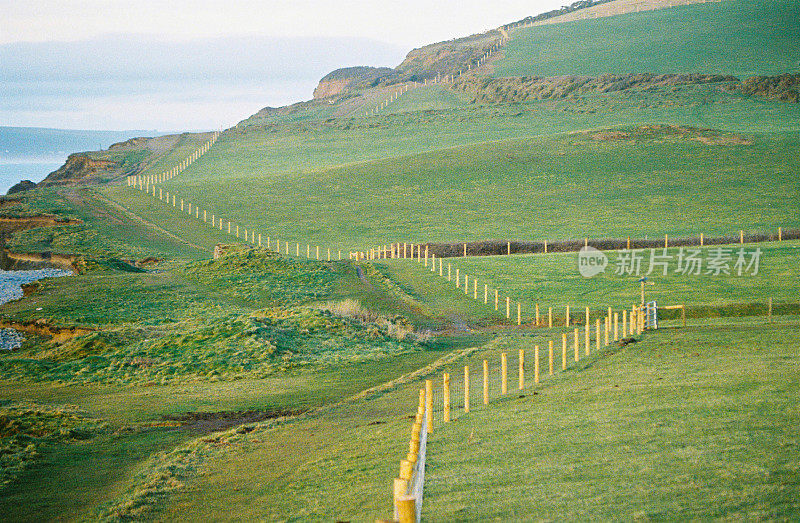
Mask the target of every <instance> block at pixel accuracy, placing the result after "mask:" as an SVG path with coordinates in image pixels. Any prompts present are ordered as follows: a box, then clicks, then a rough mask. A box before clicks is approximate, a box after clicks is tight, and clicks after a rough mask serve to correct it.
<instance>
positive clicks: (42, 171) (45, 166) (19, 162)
mask: <svg viewBox="0 0 800 523" xmlns="http://www.w3.org/2000/svg"><path fill="white" fill-rule="evenodd" d="M65 161H66V157H65V158H64V159H63V160H57V159H55V158H53V157H50V156H47V157H40V158H26V159H24V160H23V159H8V160H7V159H2V158H0V194H6V193H7V192H8V190H9V189H10V188H11V187H13V186H14V185H16V184H17V183H18V182H20V181H22V180H30V181H32V182H34V183H39V182H41V181H42V180H44V179H45V177H46V176H47V175H48V174H50V173H51V172H53V171H55V170H56V169H58V168H59V167H61V166H62V165H64V162H65Z"/></svg>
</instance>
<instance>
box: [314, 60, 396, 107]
mask: <svg viewBox="0 0 800 523" xmlns="http://www.w3.org/2000/svg"><path fill="white" fill-rule="evenodd" d="M396 74H397V73H396V72H395V70H394V69H391V68H389V67H367V66H360V67H344V68H342V69H336V70H334V71H331V72H330V73H328V74H326V75H325V76H324V77H322V79H321V80H320V81H319V85H317V88H316V89H314V99H315V100H319V99H321V98H329V97H331V96H339V95H341V94H344V93H346V92H348V91H353V90H356V89H366V88H369V87H375V86H376V85H378V84H380V83H381V82H382V81H385V80H387V79H389V78H392V77H394V76H396Z"/></svg>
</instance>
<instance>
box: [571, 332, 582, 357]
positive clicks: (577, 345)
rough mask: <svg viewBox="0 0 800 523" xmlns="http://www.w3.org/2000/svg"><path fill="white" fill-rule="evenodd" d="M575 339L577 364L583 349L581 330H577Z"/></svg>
mask: <svg viewBox="0 0 800 523" xmlns="http://www.w3.org/2000/svg"><path fill="white" fill-rule="evenodd" d="M573 336H574V338H575V341H574V344H575V361H576V362H577V361H578V359H579V358H580V349H581V336H580V329H577V328H576V329H575V334H574V335H573Z"/></svg>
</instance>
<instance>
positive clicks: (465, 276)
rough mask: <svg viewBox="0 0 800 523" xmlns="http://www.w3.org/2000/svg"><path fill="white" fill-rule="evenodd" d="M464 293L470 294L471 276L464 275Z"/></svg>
mask: <svg viewBox="0 0 800 523" xmlns="http://www.w3.org/2000/svg"><path fill="white" fill-rule="evenodd" d="M464 294H466V295H469V276H467V275H466V274H465V275H464Z"/></svg>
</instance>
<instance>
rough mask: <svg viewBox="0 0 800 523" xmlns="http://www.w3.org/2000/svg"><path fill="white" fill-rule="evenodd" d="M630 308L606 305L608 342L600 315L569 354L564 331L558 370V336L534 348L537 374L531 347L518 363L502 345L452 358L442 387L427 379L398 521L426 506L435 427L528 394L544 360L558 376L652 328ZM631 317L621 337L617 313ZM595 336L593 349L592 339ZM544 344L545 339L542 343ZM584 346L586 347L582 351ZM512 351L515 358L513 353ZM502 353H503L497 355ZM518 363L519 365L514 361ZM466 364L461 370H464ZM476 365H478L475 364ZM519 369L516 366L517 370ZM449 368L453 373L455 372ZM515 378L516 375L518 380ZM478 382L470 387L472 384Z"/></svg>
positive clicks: (416, 516)
mask: <svg viewBox="0 0 800 523" xmlns="http://www.w3.org/2000/svg"><path fill="white" fill-rule="evenodd" d="M628 312H629V311H627V310H623V311H615V310H612V309H608V311H607V314H606V318H605V321H604V322H603V323H604V329H605V334H606V340H607V341H606V343H605V345H602V346H601V343H600V339H601V337H600V324H601V321H600V318H597V319H596V322H595V336H594V337H592V336H591V334H592V332H591V323H590V322H589V321H588V320H587V322H586V325H585V328H584V332H583V333H581V332H580V329H577V328H576V329H574V331H573V333H572V340H571V343H572V345H573V347H574V350H573V351H572V353H571V354H570V355H568V351H567V346H568V333H562V336H561V338H562V350H561V356H560V362H559V363H560V369H561V370H560V371H556V370H555V359H556V356H555V353H554V341H553V340H552V339H550V340H548V341H547V354H546V356H545V355H543V354H542V351H540V348H539V345H535V346H534V349H533V351H532V352H533V358H532V359H533V373H532V376H531V373H530V372H527V373H526V371H527V370H529V369H528V367H527V366H528V365H530V363H529V362H530V360H531V359H530V358H529V357H528V356H529V355H530V352H531V351H528V353H527V354H526V350H525V349H518V351H517V358H516V362H514V361H513V354H514V351H508V350H503V351H500V353H499V354H494V355H493V356H494V357H492V356H487V354H486V352H485V351H484V352H482V353H480V355H479V356H478V357H477V359H476V357H474V356H473V357H467V360H466V361H463V360H459V361H458V362H455V361H454V362H451V363H450V364H448V367H450V368H447V367H446V369H445V371H444V372H442V374H441V380H440V383H441V387H436V386H434V382H435V381H436V380H434V379H427V380H426V381H425V388H424V389H420V390H419V403H418V406H417V412H416V416H415V418H414V423H413V424H412V427H411V439H410V442H409V452H408V454H407V455H406V457H405V459H403V460H401V461H400V473H399V477H398V478H395V480H394V520H393V521H400V522H409V523H410V522H418V521H420V514H421V510H422V495H423V491H424V478H425V459H426V456H427V437H428V435H429V434H432V433H433V430H434V428H436V427H441V426H443V425H444V424H445V423H449V422H451V421H453V420H456V419H458V418H459V417H461V416H463V415H465V414H468V413H469V412H471V411H472V410H474V409H476V408H481V407H484V408H486V407H488V406H489V405H490V404H491V403H492V401H495V400H498V399H501V398H503V397H507V396H510V395H511V394H514V393H517V394H521V393H524V392H525V391H526V390H528V389H531V388H535V387H537V386H539V385H540V383H541V381H542V367H543V366H542V359H543V358H544V357H546V358H547V361H548V367H547V369H548V372H547V376H548V377H550V376H554V375H555V374H556V373H557V372H564V371H566V370H567V369H570V368H572V367H574V366H575V365H577V364H578V363H579V362H580V361H581V360H582V359H585V358H587V357H590V356H591V354H592V353H594V354H599V353H600V352H601V350H602V349H604V348H606V347H608V346H609V345H610V344H611V343H618V342H620V340H622V339H623V338H627V337H629V336H637V335H638V336H640V335H641V334H642V332H643V331H644V330H645V329H646V328H649V327H647V326H646V324H645V314H646V310H645V308H644V307H640V306H636V305H634V306H633V307H632V308H631V310H630V316H628ZM620 314H621V315H622V318H624V319H627V318H630V321H629V322H628V321H623V324H622V326H621V327H622V328H621V336H620V325H619V318H620ZM612 328H613V333H614V338H613V341H612V340H609V335H610V333H609V330H610V329H612ZM592 339H594V340H596V345H595V347H594V350H592V347H591V344H592V343H591V340H592ZM542 347H544V343H542ZM581 348H583V349H584V350H583V351H581ZM509 352H510V353H511V357H510V356H509ZM498 356H499V357H498ZM472 362H475V363H480V364H481V366H480V368H482V375H481V374H479V373H478V372H474V371H473V370H472V369H473V368H474V367H472V368H471V365H470V364H471V363H472ZM515 363H516V365H515ZM462 365H463V371H462ZM476 366H477V365H476ZM515 368H516V371H514V370H513V369H515ZM451 372H452V373H453V374H452V375H451ZM514 378H516V380H515V379H514ZM473 383H474V384H475V386H472V384H473Z"/></svg>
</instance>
